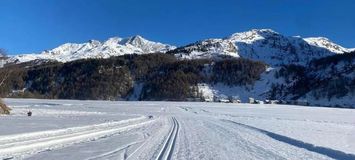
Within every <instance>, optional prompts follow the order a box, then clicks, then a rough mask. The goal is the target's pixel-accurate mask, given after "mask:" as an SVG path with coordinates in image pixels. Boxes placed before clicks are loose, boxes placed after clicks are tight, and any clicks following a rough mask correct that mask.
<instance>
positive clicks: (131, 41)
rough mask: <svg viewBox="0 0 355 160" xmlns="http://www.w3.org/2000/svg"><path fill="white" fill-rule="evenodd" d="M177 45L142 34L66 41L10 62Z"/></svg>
mask: <svg viewBox="0 0 355 160" xmlns="http://www.w3.org/2000/svg"><path fill="white" fill-rule="evenodd" d="M175 48H176V47H174V46H171V45H167V44H162V43H159V42H152V41H149V40H146V39H144V38H143V37H141V36H133V37H128V38H120V37H113V38H109V39H108V40H107V41H105V42H100V41H97V40H90V41H88V42H87V43H81V44H76V43H66V44H63V45H61V46H59V47H57V48H54V49H52V50H46V51H43V52H41V53H39V54H22V55H17V56H14V57H12V58H10V60H9V62H15V63H23V62H28V61H33V60H38V59H39V60H44V59H45V60H56V61H59V62H69V61H74V60H78V59H88V58H109V57H111V56H120V55H125V54H147V53H155V52H163V53H165V52H167V51H169V50H172V49H175Z"/></svg>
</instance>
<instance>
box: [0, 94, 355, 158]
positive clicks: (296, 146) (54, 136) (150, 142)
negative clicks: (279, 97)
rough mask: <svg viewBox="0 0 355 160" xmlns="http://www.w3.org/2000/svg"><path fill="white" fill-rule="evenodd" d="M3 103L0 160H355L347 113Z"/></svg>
mask: <svg viewBox="0 0 355 160" xmlns="http://www.w3.org/2000/svg"><path fill="white" fill-rule="evenodd" d="M6 101H7V102H8V103H9V104H10V106H12V108H13V114H12V115H9V116H0V120H1V122H3V123H1V124H0V129H1V130H0V159H83V160H99V159H128V160H135V159H139V160H140V159H151V160H170V159H189V160H190V159H192V160H193V159H355V145H354V144H353V143H351V142H353V141H354V140H355V136H354V135H353V133H355V132H354V131H355V118H354V117H353V115H354V114H355V111H353V110H349V109H334V108H320V107H317V108H311V107H303V106H278V105H247V104H218V103H181V102H101V101H60V100H58V101H47V100H20V99H7V100H6ZM28 104H30V105H28ZM54 104H55V105H54ZM29 108H31V110H32V111H33V113H34V115H33V116H32V117H27V116H26V115H25V112H26V110H28V109H29ZM340 117H341V118H340ZM10 123H12V124H11V125H9V124H10ZM26 124H28V125H26ZM24 127H25V128H24Z"/></svg>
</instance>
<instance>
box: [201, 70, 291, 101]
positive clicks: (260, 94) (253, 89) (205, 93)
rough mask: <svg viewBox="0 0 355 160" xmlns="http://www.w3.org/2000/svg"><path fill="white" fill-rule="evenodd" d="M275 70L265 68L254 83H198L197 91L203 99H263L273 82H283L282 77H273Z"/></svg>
mask: <svg viewBox="0 0 355 160" xmlns="http://www.w3.org/2000/svg"><path fill="white" fill-rule="evenodd" d="M277 70H278V68H271V67H269V68H267V69H266V71H265V72H264V73H262V74H261V76H260V79H259V80H257V81H256V82H255V83H254V84H250V85H243V86H229V85H225V84H223V83H217V84H206V83H202V84H198V91H199V93H201V94H202V97H203V98H204V99H211V98H212V99H214V98H216V99H228V97H233V98H234V99H239V100H241V101H242V102H248V101H249V97H252V98H256V99H257V100H265V99H266V98H267V94H268V92H269V91H270V89H271V86H272V85H273V84H285V82H284V79H283V78H278V79H277V78H275V76H274V74H275V72H276V71H277Z"/></svg>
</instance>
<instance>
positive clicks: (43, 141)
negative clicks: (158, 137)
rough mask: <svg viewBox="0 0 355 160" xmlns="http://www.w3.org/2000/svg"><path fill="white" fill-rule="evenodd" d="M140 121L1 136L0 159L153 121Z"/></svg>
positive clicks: (53, 147) (37, 151) (109, 134)
mask: <svg viewBox="0 0 355 160" xmlns="http://www.w3.org/2000/svg"><path fill="white" fill-rule="evenodd" d="M142 120H143V119H142V118H138V119H131V120H124V121H122V122H121V121H120V122H109V123H103V124H98V125H91V126H84V127H74V128H68V129H65V130H66V131H65V130H57V131H55V130H54V131H44V132H36V133H29V134H28V135H25V134H21V135H14V136H3V137H5V138H4V140H2V139H1V140H0V142H1V143H0V144H1V145H0V159H7V158H16V157H22V158H23V157H24V156H25V155H30V154H35V153H39V152H43V151H46V150H52V149H57V148H62V147H66V146H69V145H73V144H76V143H80V142H86V141H92V140H96V139H100V138H104V137H108V136H111V135H114V134H117V133H120V132H124V131H129V130H131V129H134V128H139V127H142V126H144V125H147V124H149V123H152V122H153V121H155V120H146V121H142ZM135 121H137V122H135ZM131 122H135V123H131ZM112 123H113V124H112ZM124 124H126V125H124Z"/></svg>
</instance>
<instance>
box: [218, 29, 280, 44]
mask: <svg viewBox="0 0 355 160" xmlns="http://www.w3.org/2000/svg"><path fill="white" fill-rule="evenodd" d="M275 36H282V35H281V34H279V33H277V32H275V31H274V30H272V29H252V30H250V31H246V32H239V33H234V34H232V35H231V36H230V37H227V38H225V39H229V40H231V41H239V42H245V43H253V42H254V41H256V40H260V39H265V38H269V37H275Z"/></svg>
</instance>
